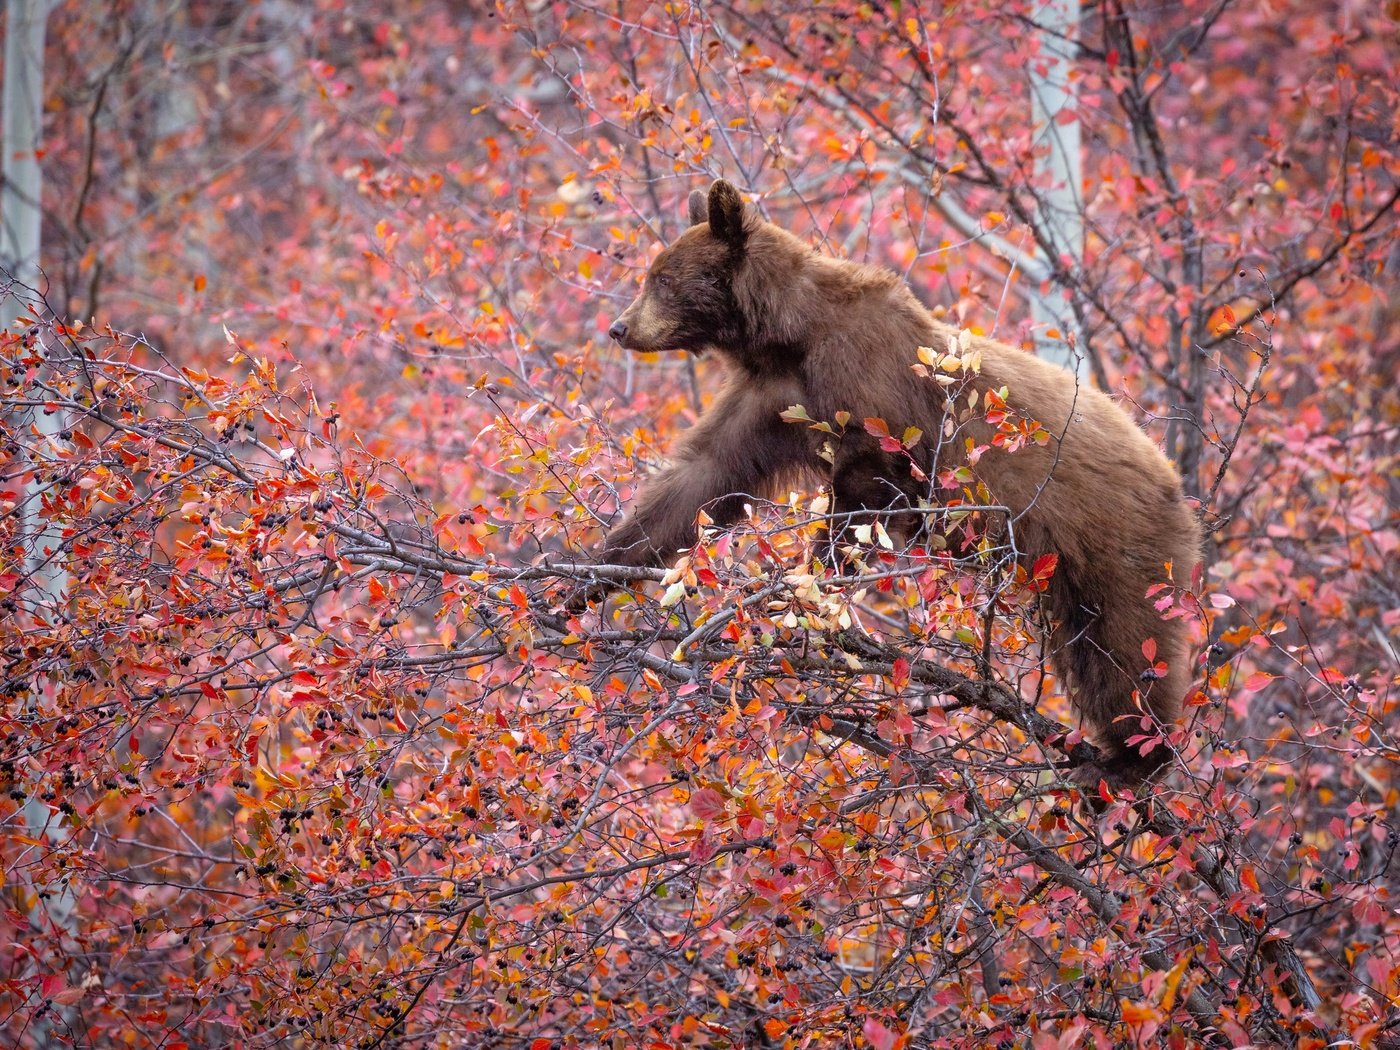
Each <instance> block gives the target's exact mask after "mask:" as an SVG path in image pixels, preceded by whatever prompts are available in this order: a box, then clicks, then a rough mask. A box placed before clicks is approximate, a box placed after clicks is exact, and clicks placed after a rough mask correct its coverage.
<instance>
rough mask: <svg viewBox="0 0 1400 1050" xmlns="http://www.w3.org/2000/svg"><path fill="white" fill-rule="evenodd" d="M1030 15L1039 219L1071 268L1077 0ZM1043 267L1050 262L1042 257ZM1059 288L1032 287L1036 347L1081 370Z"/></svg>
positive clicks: (1076, 259)
mask: <svg viewBox="0 0 1400 1050" xmlns="http://www.w3.org/2000/svg"><path fill="white" fill-rule="evenodd" d="M1035 20H1036V23H1037V24H1038V25H1039V26H1040V27H1041V28H1040V53H1041V62H1038V63H1035V62H1033V63H1031V66H1030V78H1031V81H1030V88H1031V119H1032V121H1033V122H1034V126H1035V135H1036V143H1035V144H1036V147H1037V155H1036V160H1035V175H1036V180H1035V181H1036V186H1037V196H1038V200H1039V205H1040V207H1039V211H1040V223H1041V228H1042V229H1043V230H1044V232H1045V236H1046V239H1048V240H1049V241H1050V243H1051V244H1052V245H1054V250H1055V254H1056V255H1057V256H1059V257H1060V259H1062V260H1067V261H1068V265H1069V267H1070V268H1071V269H1072V270H1077V269H1078V268H1079V267H1080V266H1081V265H1082V263H1083V261H1084V199H1083V193H1082V179H1083V169H1082V164H1081V159H1080V143H1079V118H1078V116H1074V115H1073V114H1074V112H1075V109H1074V107H1075V89H1074V85H1073V83H1072V82H1071V80H1070V76H1069V74H1070V70H1071V69H1072V68H1073V66H1074V57H1075V49H1076V48H1077V46H1078V44H1077V41H1078V39H1079V0H1045V2H1044V4H1043V5H1042V6H1041V8H1040V10H1039V11H1038V12H1037V14H1036V16H1035ZM1042 69H1043V73H1042ZM1071 118H1072V119H1071ZM1045 261H1046V263H1047V264H1048V263H1050V262H1052V261H1053V260H1045ZM1046 270H1047V271H1049V270H1050V266H1049V265H1047V266H1046ZM1065 291H1066V290H1065V289H1064V288H1062V287H1061V286H1060V285H1058V284H1057V283H1055V281H1053V280H1051V281H1050V283H1049V286H1048V287H1047V288H1046V290H1045V291H1044V292H1043V293H1042V292H1040V291H1038V290H1032V296H1031V316H1032V319H1033V320H1034V321H1035V322H1036V323H1037V324H1039V325H1041V326H1043V327H1042V328H1040V329H1039V332H1040V333H1041V334H1040V335H1039V336H1038V337H1037V340H1036V343H1037V349H1038V352H1039V354H1040V356H1042V357H1044V358H1047V359H1048V360H1052V361H1054V362H1055V363H1056V364H1060V365H1063V366H1064V367H1066V368H1069V369H1071V370H1073V371H1075V372H1078V373H1079V375H1080V376H1081V377H1085V378H1087V376H1088V362H1087V360H1086V359H1085V357H1084V355H1083V353H1081V352H1078V350H1077V347H1078V344H1079V337H1080V332H1079V326H1078V322H1077V321H1076V319H1075V316H1074V311H1073V310H1072V309H1071V308H1070V303H1069V301H1068V300H1067V299H1066V298H1065ZM1047 328H1053V329H1056V330H1058V332H1059V335H1060V338H1058V339H1052V338H1047V337H1045V335H1044V332H1045V331H1046V329H1047Z"/></svg>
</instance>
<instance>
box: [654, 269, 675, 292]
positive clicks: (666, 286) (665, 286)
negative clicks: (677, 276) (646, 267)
mask: <svg viewBox="0 0 1400 1050" xmlns="http://www.w3.org/2000/svg"><path fill="white" fill-rule="evenodd" d="M652 280H654V281H655V282H656V287H658V288H660V289H661V290H662V291H665V292H669V291H670V290H671V285H673V284H674V283H675V282H674V281H672V280H671V278H670V277H669V276H667V275H666V274H664V273H658V274H657V275H656V276H655V277H653V278H652Z"/></svg>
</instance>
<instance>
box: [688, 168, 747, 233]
mask: <svg viewBox="0 0 1400 1050" xmlns="http://www.w3.org/2000/svg"><path fill="white" fill-rule="evenodd" d="M693 211H694V209H693V208H692V212H693ZM709 218H710V232H711V233H713V234H714V235H715V236H716V237H718V238H719V239H720V240H721V241H723V242H724V243H725V244H727V245H729V246H730V247H731V248H742V247H743V246H744V239H745V237H746V236H747V233H746V231H745V230H744V202H743V201H742V200H740V198H739V191H738V190H736V189H735V188H734V187H733V186H731V185H729V183H727V182H725V181H724V180H723V179H715V181H714V182H713V183H711V184H710V200H709Z"/></svg>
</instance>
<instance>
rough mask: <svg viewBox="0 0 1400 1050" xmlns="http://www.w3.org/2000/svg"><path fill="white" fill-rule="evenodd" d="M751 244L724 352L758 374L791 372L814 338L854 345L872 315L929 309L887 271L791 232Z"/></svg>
mask: <svg viewBox="0 0 1400 1050" xmlns="http://www.w3.org/2000/svg"><path fill="white" fill-rule="evenodd" d="M787 240H788V239H785V240H784V242H780V243H779V244H777V245H773V246H767V247H769V250H766V251H765V250H757V251H755V250H752V249H751V251H750V254H749V258H748V259H747V260H746V261H745V269H746V271H747V272H743V273H741V274H739V275H738V279H737V280H736V281H735V286H734V293H735V299H736V300H737V305H738V307H739V313H740V316H741V317H743V319H744V324H743V326H742V332H741V333H740V334H739V338H738V339H736V340H735V345H733V346H721V347H720V349H721V351H723V352H724V354H725V356H726V357H728V358H729V359H730V360H731V361H733V362H734V363H735V364H736V365H738V366H739V367H740V368H742V369H743V370H744V371H745V372H747V373H749V374H750V375H752V376H754V377H756V378H758V377H765V376H772V375H795V374H797V373H798V372H800V371H801V369H802V366H803V364H804V363H805V361H806V359H807V356H808V354H809V353H810V352H811V351H812V350H813V349H814V348H816V347H817V346H818V345H819V344H821V343H826V342H838V343H848V344H859V343H861V342H862V341H863V339H864V336H865V335H866V334H867V333H866V332H865V328H866V327H867V324H866V322H867V321H868V320H869V319H870V318H872V317H884V318H888V316H889V315H890V314H891V313H901V314H902V313H906V312H911V313H912V314H915V315H917V317H911V318H910V320H913V321H914V322H915V324H916V325H918V326H919V327H923V326H924V325H926V324H927V321H928V315H927V314H926V313H925V312H924V311H923V309H922V308H921V307H920V306H919V304H918V301H917V300H916V299H915V298H914V297H913V296H912V295H911V294H910V293H909V291H908V290H907V288H906V287H905V286H904V283H903V282H902V281H901V280H900V279H899V278H898V277H897V276H896V275H895V274H894V273H893V272H892V271H890V270H887V269H885V268H883V267H879V266H870V265H866V264H864V263H853V262H847V261H845V260H842V259H832V258H829V257H827V256H822V255H818V254H816V253H815V252H813V251H812V250H811V249H810V248H809V247H807V246H806V245H804V244H802V243H801V242H800V241H798V240H797V239H796V238H790V241H791V243H787Z"/></svg>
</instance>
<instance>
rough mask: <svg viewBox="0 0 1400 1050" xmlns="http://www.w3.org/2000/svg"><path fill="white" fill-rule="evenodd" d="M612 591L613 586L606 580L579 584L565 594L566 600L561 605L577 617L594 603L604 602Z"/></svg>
mask: <svg viewBox="0 0 1400 1050" xmlns="http://www.w3.org/2000/svg"><path fill="white" fill-rule="evenodd" d="M612 590H613V584H611V583H608V582H606V581H604V580H594V581H593V582H592V583H581V584H577V585H575V586H574V587H572V588H570V589H569V590H568V591H567V592H566V593H565V594H564V600H563V601H562V602H560V603H559V604H560V605H562V606H563V607H564V611H565V612H567V613H568V614H569V615H570V616H577V615H578V614H579V613H581V612H583V611H584V610H585V609H587V608H588V607H589V606H590V605H592V604H593V603H594V602H600V601H602V600H603V599H604V598H606V597H607V596H608V594H609V592H611V591H612Z"/></svg>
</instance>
